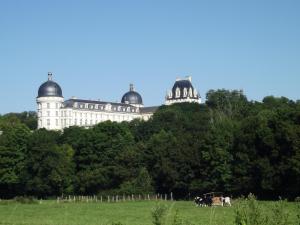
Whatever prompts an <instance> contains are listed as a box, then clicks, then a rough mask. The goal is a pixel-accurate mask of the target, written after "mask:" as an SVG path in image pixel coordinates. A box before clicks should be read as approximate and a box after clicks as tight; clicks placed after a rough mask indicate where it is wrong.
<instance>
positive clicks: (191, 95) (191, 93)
mask: <svg viewBox="0 0 300 225" xmlns="http://www.w3.org/2000/svg"><path fill="white" fill-rule="evenodd" d="M189 96H190V97H193V90H192V88H190V91H189Z"/></svg>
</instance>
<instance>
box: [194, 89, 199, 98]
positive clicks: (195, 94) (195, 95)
mask: <svg viewBox="0 0 300 225" xmlns="http://www.w3.org/2000/svg"><path fill="white" fill-rule="evenodd" d="M197 96H198V92H197V90H196V89H194V97H195V98H196V97H197Z"/></svg>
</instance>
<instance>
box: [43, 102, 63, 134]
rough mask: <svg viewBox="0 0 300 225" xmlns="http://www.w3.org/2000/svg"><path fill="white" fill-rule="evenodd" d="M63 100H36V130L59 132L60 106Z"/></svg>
mask: <svg viewBox="0 0 300 225" xmlns="http://www.w3.org/2000/svg"><path fill="white" fill-rule="evenodd" d="M63 102H64V99H63V98H61V97H40V98H37V107H38V109H37V114H38V129H40V128H45V129H47V130H60V129H61V127H62V125H61V121H60V113H61V106H62V103H63Z"/></svg>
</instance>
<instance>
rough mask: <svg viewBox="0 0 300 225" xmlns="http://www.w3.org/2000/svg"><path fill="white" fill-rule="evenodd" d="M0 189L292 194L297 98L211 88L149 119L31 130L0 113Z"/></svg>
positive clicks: (1, 193)
mask: <svg viewBox="0 0 300 225" xmlns="http://www.w3.org/2000/svg"><path fill="white" fill-rule="evenodd" d="M0 131H1V133H0V197H1V198H11V197H14V196H19V195H30V196H36V197H49V196H59V195H62V194H72V195H73V194H75V195H97V194H131V193H132V194H145V193H171V192H172V193H173V195H174V197H175V198H181V199H184V198H188V197H189V196H194V195H198V194H201V193H206V192H211V191H221V192H224V193H226V194H230V195H233V196H239V195H247V194H248V193H250V192H251V193H254V194H255V195H257V196H258V197H260V198H278V196H282V197H287V198H295V197H296V196H300V188H299V187H300V102H299V101H292V100H289V99H287V98H285V97H281V98H276V97H273V96H268V97H265V98H264V99H263V101H262V102H255V101H248V100H247V98H246V96H245V95H244V94H243V93H242V92H241V91H236V90H234V91H228V90H223V89H222V90H211V91H209V92H208V93H207V95H206V103H205V104H201V105H199V104H195V103H181V104H174V105H171V106H161V107H160V108H159V109H158V111H157V112H156V113H155V114H154V115H153V117H152V118H151V119H150V120H149V121H142V120H133V121H131V122H122V123H116V122H111V121H107V122H103V123H100V124H98V125H95V126H94V127H92V128H90V129H85V128H82V127H76V126H74V127H70V128H66V129H64V131H62V132H61V131H47V130H45V129H40V130H37V129H36V115H35V113H32V112H31V113H21V114H6V115H2V116H0Z"/></svg>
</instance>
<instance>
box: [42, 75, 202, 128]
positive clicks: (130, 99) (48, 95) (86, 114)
mask: <svg viewBox="0 0 300 225" xmlns="http://www.w3.org/2000/svg"><path fill="white" fill-rule="evenodd" d="M36 101H37V116H38V129H40V128H45V129H48V130H62V129H64V128H67V127H70V126H82V127H91V126H94V125H95V124H98V123H100V122H103V121H107V120H110V121H116V122H122V121H131V120H133V119H142V120H148V119H149V118H150V117H151V116H152V115H153V113H154V112H155V111H156V110H157V109H158V106H153V107H144V104H143V99H142V96H141V95H140V94H139V93H138V92H137V91H135V89H134V86H133V84H130V88H129V91H128V92H127V93H125V94H124V95H123V97H122V99H121V102H120V103H115V102H106V101H92V100H84V99H77V98H75V97H73V98H71V99H68V100H65V99H64V97H63V92H62V89H61V87H60V86H59V84H58V83H56V82H54V81H53V78H52V73H48V80H47V81H46V82H45V83H43V84H42V85H41V86H40V87H39V90H38V96H37V98H36ZM180 102H196V103H201V98H200V96H199V94H198V93H197V91H196V89H194V87H193V85H192V83H191V77H187V78H184V79H177V80H176V82H175V84H174V86H173V88H172V91H170V92H169V93H168V95H167V96H166V105H170V104H173V103H180Z"/></svg>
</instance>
